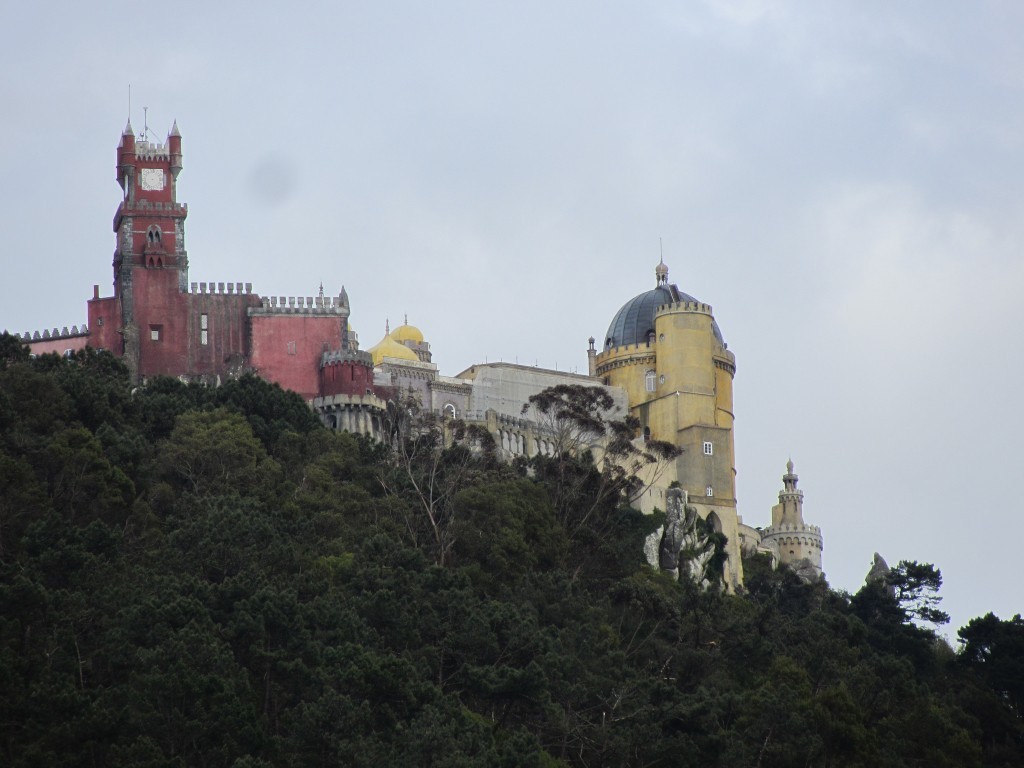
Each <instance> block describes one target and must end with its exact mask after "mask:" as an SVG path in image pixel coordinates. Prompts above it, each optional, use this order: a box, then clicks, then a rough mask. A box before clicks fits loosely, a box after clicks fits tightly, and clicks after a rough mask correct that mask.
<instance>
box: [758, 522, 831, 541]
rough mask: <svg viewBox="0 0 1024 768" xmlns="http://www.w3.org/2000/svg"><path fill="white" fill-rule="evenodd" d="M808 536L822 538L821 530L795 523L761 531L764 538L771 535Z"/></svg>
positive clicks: (774, 526)
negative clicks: (791, 534)
mask: <svg viewBox="0 0 1024 768" xmlns="http://www.w3.org/2000/svg"><path fill="white" fill-rule="evenodd" d="M790 533H793V534H797V533H799V534H808V535H811V536H819V537H820V536H821V528H820V527H818V526H817V525H807V524H803V525H797V524H795V523H779V524H778V525H770V526H768V527H767V528H763V529H762V530H761V536H762V538H763V537H765V536H768V535H771V534H790Z"/></svg>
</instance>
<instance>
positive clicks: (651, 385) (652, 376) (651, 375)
mask: <svg viewBox="0 0 1024 768" xmlns="http://www.w3.org/2000/svg"><path fill="white" fill-rule="evenodd" d="M644 384H645V385H646V386H647V391H648V392H654V391H655V390H656V389H657V388H658V376H657V374H656V373H655V372H654V371H648V372H647V373H645V374H644Z"/></svg>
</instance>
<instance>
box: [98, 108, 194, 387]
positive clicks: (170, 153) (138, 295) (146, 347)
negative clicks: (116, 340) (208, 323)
mask: <svg viewBox="0 0 1024 768" xmlns="http://www.w3.org/2000/svg"><path fill="white" fill-rule="evenodd" d="M180 171H181V134H180V133H179V132H178V125H177V123H175V124H174V126H173V127H172V128H171V131H170V133H169V134H168V136H167V141H166V143H164V144H160V143H157V142H155V141H149V140H148V136H146V134H145V133H144V134H143V136H142V137H141V138H140V139H136V137H135V134H134V132H133V131H132V126H131V123H128V125H127V126H125V129H124V132H123V133H122V134H121V142H120V143H119V144H118V147H117V181H118V184H120V185H121V189H122V191H123V192H124V199H123V200H122V201H121V204H120V205H119V206H118V208H117V213H116V214H115V215H114V232H116V233H117V248H116V250H115V251H114V299H115V301H116V302H117V305H118V310H119V312H118V314H119V317H118V318H117V320H118V323H117V324H118V326H119V328H120V331H121V335H122V348H121V351H122V353H123V355H124V359H125V362H126V363H127V364H128V367H129V369H131V370H132V372H133V374H135V375H136V376H140V375H141V376H148V375H153V374H158V373H164V374H172V375H173V374H175V373H177V372H178V371H180V370H181V369H182V365H183V364H184V363H185V360H183V359H179V358H181V357H182V356H181V354H180V350H181V349H182V348H183V347H184V346H185V344H186V340H185V338H183V336H182V333H183V329H182V328H181V327H180V326H181V323H180V322H179V318H183V317H184V316H185V309H186V308H185V303H186V298H185V295H186V292H187V290H188V256H187V255H186V253H185V217H186V215H187V214H188V210H187V208H186V206H185V205H183V204H180V203H178V201H177V195H176V185H177V178H178V173H179V172H180Z"/></svg>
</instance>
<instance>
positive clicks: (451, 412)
mask: <svg viewBox="0 0 1024 768" xmlns="http://www.w3.org/2000/svg"><path fill="white" fill-rule="evenodd" d="M444 415H445V416H447V417H448V418H449V419H454V418H455V405H454V404H453V403H445V404H444Z"/></svg>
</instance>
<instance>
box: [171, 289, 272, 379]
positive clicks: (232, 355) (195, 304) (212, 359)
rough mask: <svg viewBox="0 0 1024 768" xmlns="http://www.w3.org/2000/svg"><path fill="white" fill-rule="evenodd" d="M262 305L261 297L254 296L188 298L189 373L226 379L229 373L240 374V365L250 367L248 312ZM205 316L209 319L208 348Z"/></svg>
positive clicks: (209, 294) (198, 295)
mask: <svg viewBox="0 0 1024 768" xmlns="http://www.w3.org/2000/svg"><path fill="white" fill-rule="evenodd" d="M259 303H260V300H259V297H258V296H255V295H253V294H244V293H243V294H239V293H212V294H211V293H191V294H188V302H187V304H188V310H187V311H188V316H187V318H186V323H185V328H186V340H187V348H188V370H189V372H191V373H193V374H199V375H217V376H221V377H224V376H226V375H227V374H228V372H229V369H232V372H235V371H237V368H238V366H239V364H240V363H243V364H246V365H247V364H248V358H249V352H250V346H251V345H250V340H249V317H248V315H247V313H246V310H247V309H248V308H249V307H250V306H258V305H259ZM203 315H206V343H205V344H203V327H202V325H203V322H202V319H203Z"/></svg>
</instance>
